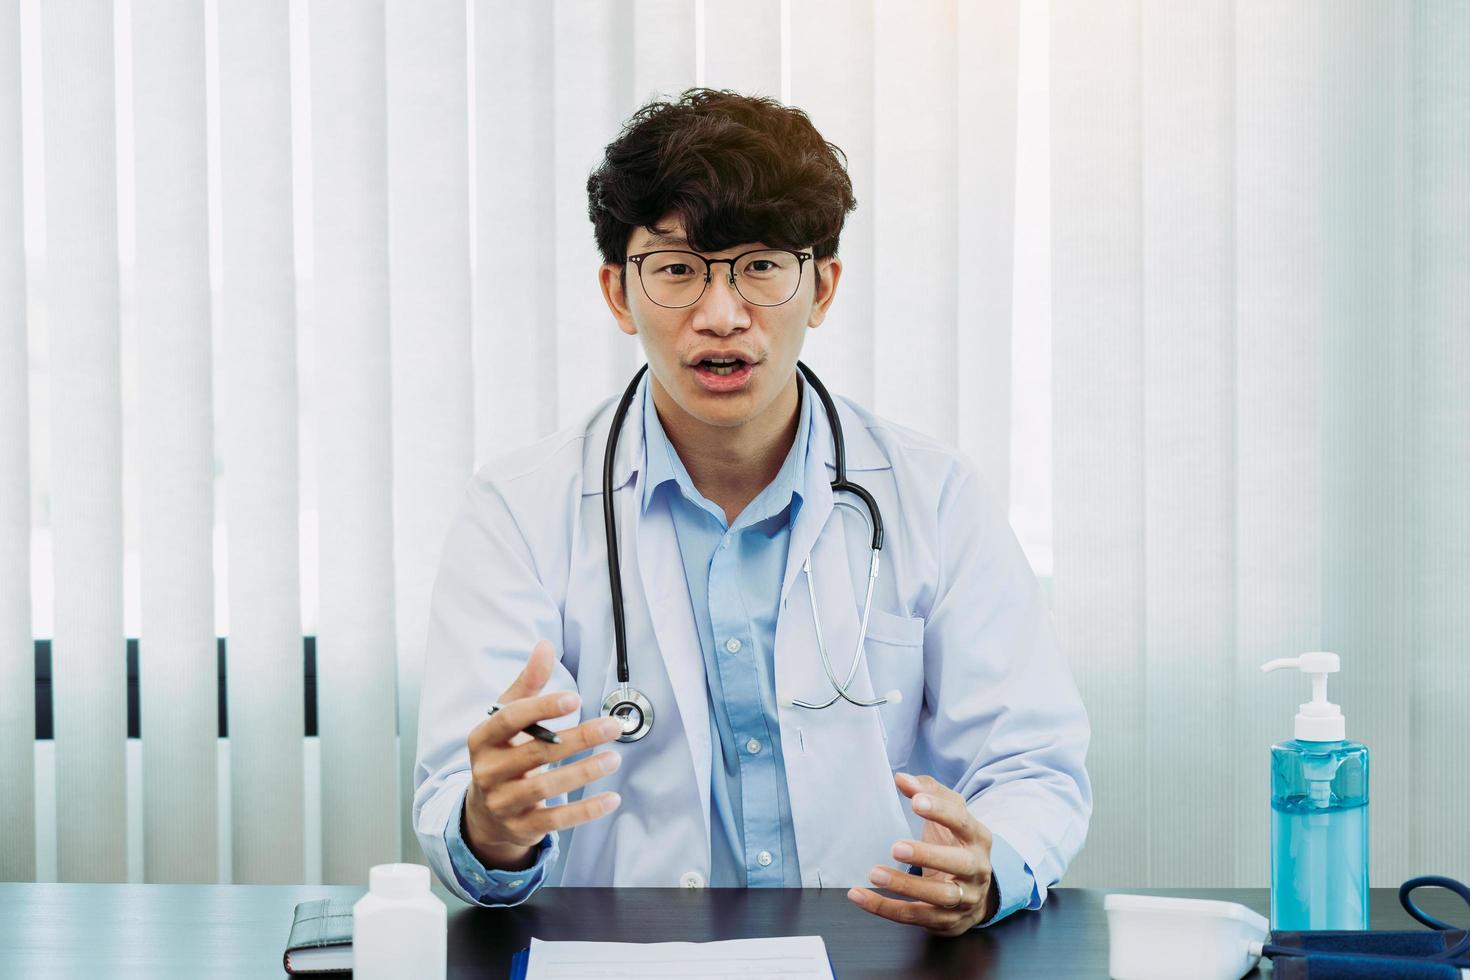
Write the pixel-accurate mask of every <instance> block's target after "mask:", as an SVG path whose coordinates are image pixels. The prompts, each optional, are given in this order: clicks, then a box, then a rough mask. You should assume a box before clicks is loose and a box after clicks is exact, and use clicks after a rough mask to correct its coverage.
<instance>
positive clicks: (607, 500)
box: [602, 361, 901, 742]
mask: <svg viewBox="0 0 1470 980" xmlns="http://www.w3.org/2000/svg"><path fill="white" fill-rule="evenodd" d="M796 366H797V367H798V368H800V369H801V373H802V374H804V375H805V376H806V380H807V382H809V383H810V385H811V387H812V388H813V389H814V390H815V391H816V393H817V396H818V397H819V398H821V399H822V406H823V407H824V408H825V409H826V411H827V421H828V423H829V425H830V426H831V429H832V443H833V449H834V457H835V459H834V465H835V467H836V470H837V478H836V479H834V480H833V481H832V493H833V495H834V496H833V500H832V504H833V506H834V507H839V506H840V507H850V508H852V509H853V510H855V511H857V512H858V513H859V514H861V515H862V517H863V520H864V521H865V522H866V523H867V525H868V528H869V529H870V530H871V532H872V537H873V543H872V555H871V558H870V560H869V562H868V586H867V594H866V595H865V596H864V597H863V618H862V625H861V627H860V628H859V630H858V639H857V649H856V650H854V651H853V657H852V667H851V668H850V669H849V670H848V672H847V679H846V680H845V681H843V682H842V683H841V684H839V683H838V682H837V675H836V673H835V672H834V671H833V670H832V661H831V659H830V658H829V657H828V656H827V644H826V642H825V641H824V640H823V639H822V620H821V617H820V616H818V615H817V592H816V586H815V585H813V584H812V562H811V556H810V555H808V556H807V557H806V558H805V559H804V560H803V562H802V566H801V569H802V571H803V572H805V573H806V587H807V592H808V594H809V595H810V596H811V603H812V623H813V625H814V626H815V627H816V634H817V650H818V651H819V652H820V653H821V655H822V667H823V668H824V669H825V670H826V671H827V680H828V681H829V682H831V684H832V687H833V689H834V690H835V691H836V692H837V693H835V694H834V695H833V696H832V697H830V698H828V699H827V700H826V701H824V702H822V703H821V704H816V703H813V702H810V701H801V700H798V699H796V698H792V699H791V700H790V701H788V702H786V703H788V704H790V705H792V706H793V707H797V708H813V709H816V708H827V707H830V706H832V705H833V704H835V703H836V702H837V699H838V698H842V699H843V700H845V701H848V702H850V703H852V704H855V705H857V706H858V707H860V708H875V707H877V706H878V705H880V704H888V703H890V702H892V703H894V704H897V703H898V702H899V700H900V699H901V695H900V694H899V692H898V691H896V690H894V691H889V692H888V693H887V694H886V695H884V696H883V697H881V698H877V699H876V700H873V701H864V700H862V699H861V698H857V697H854V696H853V695H851V694H850V693H848V690H847V688H848V686H849V685H850V684H851V683H852V679H853V677H854V676H855V675H856V674H857V668H858V661H859V660H860V659H861V658H862V654H863V644H864V642H865V640H866V639H867V635H868V612H869V610H870V609H871V608H872V605H873V586H874V584H875V583H876V582H877V581H878V553H879V552H880V551H881V550H882V549H883V518H882V515H881V514H879V512H878V502H877V501H876V500H874V499H873V495H872V494H870V493H868V491H867V490H865V489H864V488H863V487H861V486H859V485H858V484H856V483H853V482H852V481H850V480H848V479H847V460H846V450H845V449H844V447H843V442H842V423H841V422H840V421H838V419H837V407H836V406H835V405H833V404H832V396H831V395H829V394H827V389H826V388H825V387H824V386H823V385H822V382H821V381H819V380H818V379H817V376H816V375H815V374H813V373H812V369H811V368H809V367H807V366H806V365H805V364H803V363H801V362H800V361H797V362H796ZM647 370H648V365H647V364H645V365H643V366H642V367H640V368H639V369H638V372H637V373H636V374H634V375H633V380H632V381H631V382H629V383H628V389H627V390H626V391H624V392H623V400H622V401H621V402H619V403H618V408H617V411H616V412H615V413H614V414H613V420H612V431H610V432H609V433H608V436H607V452H606V454H605V455H604V456H603V461H602V523H603V528H604V529H605V530H606V532H607V577H608V585H609V587H610V588H611V589H612V613H613V638H614V640H615V641H616V643H617V647H618V685H619V686H618V687H617V688H615V689H614V690H613V692H612V693H611V694H609V695H608V696H607V698H606V699H604V700H603V702H602V713H603V714H604V715H605V716H607V717H610V718H616V719H618V720H619V721H620V722H621V723H622V726H623V733H622V734H621V735H619V736H618V741H619V742H636V741H638V740H639V739H640V738H642V737H643V736H645V735H647V734H648V733H649V731H650V730H651V729H652V728H653V705H652V704H651V703H650V702H649V700H648V696H647V695H645V694H644V693H643V692H642V691H640V690H638V689H637V688H635V687H633V686H632V685H631V684H630V683H628V639H627V631H626V629H625V628H624V626H623V576H622V569H621V566H620V564H619V562H618V534H617V519H616V517H615V516H614V513H613V486H612V480H613V478H612V471H613V455H614V454H615V453H616V451H617V446H618V434H619V432H620V430H621V429H622V427H623V418H624V416H626V415H627V413H628V405H629V404H630V403H631V402H632V401H633V395H634V393H635V392H636V391H637V390H638V382H639V381H641V380H642V379H643V375H644V373H645V372H646V371H647ZM840 490H846V491H848V492H849V493H852V494H854V495H855V496H857V497H859V498H861V500H862V502H863V507H864V509H865V510H866V513H865V512H864V510H862V509H859V508H858V506H857V505H856V504H854V503H852V502H850V501H847V500H838V499H837V498H836V496H835V495H836V494H837V492H838V491H840Z"/></svg>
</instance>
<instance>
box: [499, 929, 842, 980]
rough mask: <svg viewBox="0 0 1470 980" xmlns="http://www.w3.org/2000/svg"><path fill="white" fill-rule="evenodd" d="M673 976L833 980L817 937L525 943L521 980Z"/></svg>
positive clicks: (705, 979)
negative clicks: (526, 959)
mask: <svg viewBox="0 0 1470 980" xmlns="http://www.w3.org/2000/svg"><path fill="white" fill-rule="evenodd" d="M588 977H599V978H601V977H621V978H625V980H646V978H649V977H677V978H681V980H751V978H752V977H761V978H765V977H779V978H781V980H833V977H832V967H831V965H830V963H829V961H828V959H827V944H826V943H824V942H822V937H821V936H780V937H776V938H770V939H723V940H720V941H718V942H712V943H585V942H543V941H541V940H540V939H532V940H531V955H530V960H529V962H528V963H527V965H526V980H583V978H588Z"/></svg>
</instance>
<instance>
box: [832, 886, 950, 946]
mask: <svg viewBox="0 0 1470 980" xmlns="http://www.w3.org/2000/svg"><path fill="white" fill-rule="evenodd" d="M916 877H917V876H916V875H909V874H903V875H896V876H895V879H896V878H916ZM932 880H933V881H935V882H936V883H938V882H939V879H932ZM884 887H886V888H889V889H890V890H893V886H892V885H886V886H884ZM939 888H940V889H941V890H942V891H945V892H948V896H947V897H944V898H940V899H939V900H938V903H937V904H936V903H934V902H930V901H925V900H920V901H916V902H906V901H903V900H900V899H893V898H884V897H883V896H882V895H879V894H878V893H877V892H875V891H873V890H871V889H868V888H852V889H849V890H848V893H847V897H848V898H849V899H851V900H852V902H853V903H854V904H855V905H857V906H859V907H860V908H862V909H863V910H864V911H866V912H871V913H873V914H874V915H878V916H882V917H883V918H885V919H889V920H892V921H893V922H902V923H905V924H907V925H917V926H923V927H924V928H925V929H928V930H931V931H933V932H938V933H941V934H944V935H957V934H958V933H960V932H963V931H964V930H965V929H966V928H968V919H969V917H970V909H971V908H973V906H972V905H968V904H966V902H965V901H963V900H962V901H961V902H960V904H959V906H958V907H957V908H952V909H946V908H939V907H938V906H939V905H945V904H948V903H949V902H952V901H954V897H955V890H954V886H953V885H947V884H939ZM970 898H973V896H972V895H969V894H966V895H965V899H970Z"/></svg>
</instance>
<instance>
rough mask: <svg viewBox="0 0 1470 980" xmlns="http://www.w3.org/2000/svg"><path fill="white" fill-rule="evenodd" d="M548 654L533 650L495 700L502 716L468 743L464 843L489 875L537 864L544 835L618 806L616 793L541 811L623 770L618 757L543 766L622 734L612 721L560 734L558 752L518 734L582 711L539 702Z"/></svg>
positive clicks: (555, 698) (573, 699)
mask: <svg viewBox="0 0 1470 980" xmlns="http://www.w3.org/2000/svg"><path fill="white" fill-rule="evenodd" d="M554 652H555V651H553V650H552V647H551V644H550V643H549V642H547V641H546V640H542V641H540V642H539V643H537V644H536V645H535V647H533V648H532V649H531V658H530V659H529V660H528V661H527V662H526V667H525V669H524V670H522V671H521V673H520V676H518V677H517V678H516V679H515V681H514V682H513V683H512V684H511V685H510V687H508V688H506V689H505V693H504V694H502V695H500V698H499V702H500V704H501V705H503V707H502V709H501V710H500V711H497V712H495V714H493V715H491V716H490V717H489V718H486V719H485V720H484V721H482V722H480V724H478V725H476V726H475V728H474V730H473V731H471V732H470V735H469V738H468V740H467V744H468V745H469V750H470V785H469V790H468V792H467V793H466V796H465V806H464V838H465V843H466V844H467V845H469V848H470V852H471V853H473V854H474V855H475V857H476V858H478V859H479V861H480V863H481V864H483V865H485V867H487V868H494V869H498V870H503V871H521V870H524V869H526V868H529V867H530V866H531V865H532V864H534V863H535V861H534V858H533V855H534V853H535V849H536V845H537V844H539V843H540V842H541V839H542V838H543V837H545V836H546V834H547V832H548V831H552V830H565V829H566V828H568V827H575V826H576V825H577V824H582V823H586V822H588V821H589V820H595V819H597V818H598V817H601V816H606V815H607V814H609V813H612V812H613V811H614V810H616V809H617V808H618V804H619V803H621V802H622V800H621V798H620V797H619V796H618V794H616V793H602V794H599V795H597V796H591V797H584V798H583V799H581V800H579V801H577V802H576V803H566V804H563V805H561V806H553V807H548V806H544V805H543V802H544V801H545V800H547V799H550V798H551V797H553V796H559V795H561V794H563V793H568V792H570V791H572V790H574V789H576V788H578V787H579V786H586V785H587V784H588V783H590V782H592V781H593V780H594V779H598V778H600V777H602V776H606V775H607V774H608V773H611V772H616V771H617V768H618V765H619V764H620V763H621V762H622V756H620V755H619V754H618V753H617V752H613V751H608V752H603V753H601V754H599V755H595V756H592V757H590V758H587V759H583V760H582V761H580V762H578V763H576V764H575V765H571V766H558V767H556V768H555V769H550V770H543V769H542V767H544V766H545V765H546V764H547V763H551V762H558V761H560V760H562V759H565V758H567V757H568V756H571V755H575V754H577V753H578V752H582V751H584V750H586V749H591V748H594V747H595V746H598V745H601V744H602V743H604V742H609V741H611V740H613V739H614V738H616V737H617V736H618V734H619V733H620V732H622V726H621V725H620V724H619V723H618V721H617V720H616V719H614V718H602V717H598V718H594V719H592V720H591V721H584V722H582V723H581V724H580V725H577V726H575V727H573V728H569V729H567V730H566V731H562V732H558V734H559V735H560V736H561V744H559V745H552V744H550V743H548V742H543V741H541V740H540V739H538V738H532V737H531V736H530V735H527V734H526V733H525V732H523V731H522V730H521V729H523V728H526V727H528V726H530V725H532V724H535V723H537V722H541V721H544V720H546V719H548V718H560V717H561V716H563V715H565V714H567V713H569V712H571V711H574V710H576V708H577V706H578V705H579V704H581V699H580V698H579V697H578V696H577V695H576V694H574V693H572V692H563V693H557V694H540V691H541V689H542V688H543V687H545V686H546V682H547V681H548V680H550V679H551V665H552V658H553V655H554ZM563 699H566V700H563Z"/></svg>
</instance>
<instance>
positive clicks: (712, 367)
mask: <svg viewBox="0 0 1470 980" xmlns="http://www.w3.org/2000/svg"><path fill="white" fill-rule="evenodd" d="M745 366H746V364H745V362H744V361H742V360H741V359H740V358H738V357H720V358H706V359H704V360H702V361H700V362H699V369H700V370H701V371H708V372H709V373H710V374H713V375H715V376H717V377H721V378H726V377H729V376H730V375H732V374H734V373H735V372H736V371H738V370H740V369H741V368H743V367H745Z"/></svg>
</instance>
